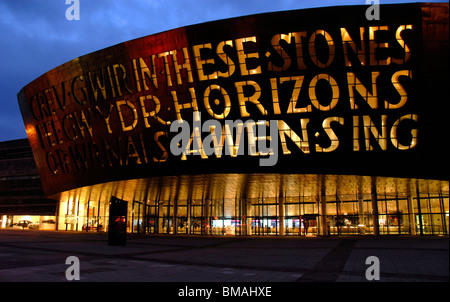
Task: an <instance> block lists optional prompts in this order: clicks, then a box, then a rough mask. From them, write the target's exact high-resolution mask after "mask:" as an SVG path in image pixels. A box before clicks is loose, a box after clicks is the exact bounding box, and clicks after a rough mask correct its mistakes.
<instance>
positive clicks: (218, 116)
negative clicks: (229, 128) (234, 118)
mask: <svg viewBox="0 0 450 302" xmlns="http://www.w3.org/2000/svg"><path fill="white" fill-rule="evenodd" d="M211 90H219V91H220V93H221V95H222V96H223V99H224V102H225V104H224V111H223V112H222V114H216V113H215V112H214V111H213V110H212V109H211V105H210V104H209V94H210V93H211ZM215 101H216V104H217V105H218V104H219V99H215ZM203 103H204V105H205V108H206V111H208V113H209V114H210V115H211V116H212V117H214V118H215V119H224V118H225V117H227V116H228V114H229V113H230V110H231V101H230V97H229V96H228V93H227V92H226V91H225V89H223V88H222V87H220V86H219V85H215V84H213V85H210V86H208V87H207V88H206V89H205V93H204V95H203Z"/></svg>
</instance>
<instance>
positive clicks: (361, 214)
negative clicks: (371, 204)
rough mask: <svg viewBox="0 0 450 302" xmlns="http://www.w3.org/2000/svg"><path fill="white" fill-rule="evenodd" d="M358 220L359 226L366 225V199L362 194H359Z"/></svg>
mask: <svg viewBox="0 0 450 302" xmlns="http://www.w3.org/2000/svg"><path fill="white" fill-rule="evenodd" d="M358 220H359V224H360V225H362V224H365V223H364V199H363V195H362V194H358Z"/></svg>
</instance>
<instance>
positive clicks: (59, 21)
mask: <svg viewBox="0 0 450 302" xmlns="http://www.w3.org/2000/svg"><path fill="white" fill-rule="evenodd" d="M379 2H380V4H388V3H407V2H418V1H401V0H397V1H388V0H380V1H379ZM427 2H448V1H442V0H441V1H433V0H430V1H427ZM365 4H366V1H365V0H277V1H273V0H245V1H244V0H222V1H219V0H172V1H167V0H80V20H73V21H68V20H67V19H66V10H67V9H68V8H69V7H70V5H69V4H66V0H0V41H1V42H0V66H1V69H0V91H1V96H0V141H7V140H13V139H20V138H25V137H26V133H25V127H24V125H23V121H22V116H21V113H20V110H19V105H18V102H17V93H18V92H19V91H20V89H22V88H23V87H24V86H25V85H27V84H28V83H30V82H32V81H33V80H34V79H36V78H37V77H39V76H40V75H42V74H44V73H45V72H47V71H49V70H51V69H53V68H55V67H57V66H59V65H61V64H63V63H65V62H67V61H70V60H72V59H74V58H77V57H79V56H82V55H85V54H88V53H91V52H93V51H96V50H100V49H103V48H106V47H108V46H112V45H115V44H118V43H121V42H124V41H127V40H131V39H135V38H139V37H142V36H147V35H151V34H155V33H159V32H162V31H165V30H169V29H174V28H178V27H182V26H188V25H192V24H197V23H203V22H207V21H213V20H219V19H226V18H231V17H238V16H245V15H251V14H257V13H264V12H274V11H283V10H293V9H303V8H312V7H323V6H336V5H365ZM381 16H382V10H381ZM349 18H351V16H349Z"/></svg>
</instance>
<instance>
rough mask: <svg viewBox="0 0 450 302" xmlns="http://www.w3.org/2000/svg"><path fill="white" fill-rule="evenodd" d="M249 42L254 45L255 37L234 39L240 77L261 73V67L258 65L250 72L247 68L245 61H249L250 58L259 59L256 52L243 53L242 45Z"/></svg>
mask: <svg viewBox="0 0 450 302" xmlns="http://www.w3.org/2000/svg"><path fill="white" fill-rule="evenodd" d="M249 42H253V43H256V37H248V38H241V39H236V51H237V54H238V59H239V67H240V70H241V75H242V76H246V75H249V74H258V73H261V66H259V65H258V67H256V68H253V69H250V70H249V69H248V68H247V59H250V58H255V59H258V58H259V55H258V53H257V52H254V53H245V51H244V43H249Z"/></svg>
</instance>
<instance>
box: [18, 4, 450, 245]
mask: <svg viewBox="0 0 450 302" xmlns="http://www.w3.org/2000/svg"><path fill="white" fill-rule="evenodd" d="M366 10H367V6H343V7H329V8H320V9H307V10H298V11H287V12H277V13H269V14H261V15H254V16H247V17H240V18H234V19H228V20H221V21H215V22H209V23H205V24H198V25H192V26H187V27H182V28H178V29H174V30H170V31H167V32H163V33H160V34H155V35H150V36H146V37H142V38H139V39H136V40H131V41H127V42H124V43H121V44H118V45H115V46H112V47H109V48H107V49H103V50H100V51H97V52H94V53H91V54H88V55H85V56H82V57H79V58H76V59H74V60H72V61H70V62H67V63H65V64H63V65H61V66H59V67H56V68H54V69H52V70H51V71H49V72H47V73H46V74H44V75H42V76H41V77H39V78H38V79H36V80H35V81H33V82H31V83H30V84H28V85H27V86H25V87H24V88H23V89H22V90H21V91H20V92H19V94H18V99H19V104H20V108H21V111H22V115H23V119H24V123H25V128H26V131H27V135H28V139H29V141H30V145H31V148H32V150H33V154H34V158H35V161H36V165H37V168H38V171H39V175H40V178H41V181H42V186H43V189H44V192H45V195H46V196H48V197H51V198H56V199H57V200H59V208H58V213H57V228H58V229H61V230H79V231H91V230H92V231H107V226H108V219H109V202H110V200H111V198H112V197H114V198H118V199H121V200H124V201H126V202H127V203H128V213H127V222H126V223H127V228H128V231H129V232H137V233H167V234H203V235H209V234H217V235H282V236H283V235H296V236H308V235H363V234H374V235H379V234H411V235H422V234H434V235H448V231H449V226H448V225H449V216H448V215H449V209H448V207H449V205H448V204H449V188H448V187H449V181H448V172H447V170H446V169H445V168H444V167H446V166H447V165H446V164H447V163H448V156H446V147H445V140H444V137H445V129H447V128H448V126H447V124H446V122H445V121H446V119H447V115H446V113H445V110H444V106H445V103H444V100H447V99H448V96H449V91H448V80H449V76H448V74H449V73H448V3H445V4H426V3H425V4H424V3H422V4H418V3H415V4H402V5H382V6H381V11H382V18H381V19H380V20H368V19H367V17H366Z"/></svg>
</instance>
